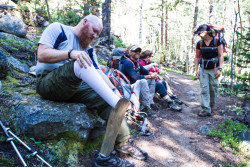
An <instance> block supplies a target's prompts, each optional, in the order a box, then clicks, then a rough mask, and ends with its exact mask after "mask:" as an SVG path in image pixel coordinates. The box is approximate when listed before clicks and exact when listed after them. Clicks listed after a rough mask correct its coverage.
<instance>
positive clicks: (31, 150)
mask: <svg viewBox="0 0 250 167" xmlns="http://www.w3.org/2000/svg"><path fill="white" fill-rule="evenodd" d="M8 132H9V133H10V134H11V135H12V136H13V137H14V138H15V139H17V140H18V141H19V142H20V143H21V144H22V145H23V146H24V147H26V148H27V149H28V150H29V151H30V152H32V156H34V155H35V156H36V157H37V158H39V159H40V160H41V161H42V162H43V163H45V164H46V165H47V166H49V167H51V166H50V164H48V162H46V161H45V160H44V159H43V158H42V157H40V156H39V155H38V153H37V151H35V150H33V149H31V148H30V147H29V146H28V145H26V144H25V143H24V142H23V141H22V140H20V139H19V138H18V137H17V136H16V135H15V134H14V133H12V132H11V131H10V130H9V128H8Z"/></svg>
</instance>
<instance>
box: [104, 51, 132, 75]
mask: <svg viewBox="0 0 250 167" xmlns="http://www.w3.org/2000/svg"><path fill="white" fill-rule="evenodd" d="M128 55H129V51H128V50H127V49H125V48H119V47H118V48H115V49H114V50H113V51H112V54H111V55H110V56H109V60H108V63H107V66H108V67H109V68H113V69H118V70H119V71H120V70H121V66H122V65H121V64H122V62H123V61H121V60H125V59H126V57H127V56H128Z"/></svg>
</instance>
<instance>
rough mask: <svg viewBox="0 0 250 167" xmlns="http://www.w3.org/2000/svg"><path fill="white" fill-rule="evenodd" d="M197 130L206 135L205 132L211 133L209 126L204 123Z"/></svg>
mask: <svg viewBox="0 0 250 167" xmlns="http://www.w3.org/2000/svg"><path fill="white" fill-rule="evenodd" d="M199 131H200V133H201V134H203V135H206V134H207V133H211V131H210V130H209V128H208V127H207V126H206V125H203V126H201V127H200V129H199Z"/></svg>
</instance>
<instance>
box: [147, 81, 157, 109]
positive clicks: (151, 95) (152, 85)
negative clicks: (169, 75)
mask: <svg viewBox="0 0 250 167" xmlns="http://www.w3.org/2000/svg"><path fill="white" fill-rule="evenodd" d="M147 82H148V88H149V100H150V104H154V100H153V99H154V96H155V80H154V79H148V80H147Z"/></svg>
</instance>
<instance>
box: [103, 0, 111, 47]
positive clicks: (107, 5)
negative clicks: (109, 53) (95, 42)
mask: <svg viewBox="0 0 250 167" xmlns="http://www.w3.org/2000/svg"><path fill="white" fill-rule="evenodd" d="M110 9H111V0H105V2H104V3H103V4H102V23H103V31H102V37H107V41H108V43H107V44H108V48H110V44H111V41H110V31H111V19H110V18H111V12H110Z"/></svg>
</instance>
